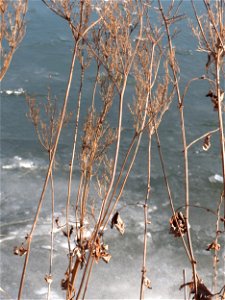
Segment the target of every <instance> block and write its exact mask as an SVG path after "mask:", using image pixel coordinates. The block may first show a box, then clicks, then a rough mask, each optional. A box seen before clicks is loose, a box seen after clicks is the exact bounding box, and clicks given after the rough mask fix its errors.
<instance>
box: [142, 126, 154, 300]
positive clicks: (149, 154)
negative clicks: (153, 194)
mask: <svg viewBox="0 0 225 300" xmlns="http://www.w3.org/2000/svg"><path fill="white" fill-rule="evenodd" d="M151 142H152V133H151V130H150V128H149V140H148V178H147V191H146V196H145V203H144V205H143V207H144V245H143V262H142V271H141V272H142V276H141V289H140V299H141V300H142V299H144V287H145V279H146V273H147V268H146V258H147V238H148V235H147V233H148V200H149V194H150V189H151V185H150V182H151Z"/></svg>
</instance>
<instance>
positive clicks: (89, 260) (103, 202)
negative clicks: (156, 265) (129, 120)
mask: <svg viewBox="0 0 225 300" xmlns="http://www.w3.org/2000/svg"><path fill="white" fill-rule="evenodd" d="M124 77H125V78H124V83H123V88H122V91H121V94H120V102H119V112H118V127H117V142H116V150H115V154H114V162H113V171H112V176H111V180H110V184H109V187H108V190H107V192H106V195H105V197H104V199H103V201H102V205H101V209H100V213H99V217H98V221H97V223H96V228H95V234H94V238H93V241H92V243H94V242H95V239H96V238H97V235H98V232H99V228H100V226H101V221H102V216H103V212H104V209H105V205H106V203H107V200H108V198H109V194H110V193H111V190H112V187H113V184H114V179H115V175H116V169H117V162H118V157H119V148H120V140H121V127H122V116H123V100H124V93H125V88H126V84H127V77H128V75H125V76H124ZM90 252H92V249H90ZM92 260H93V257H92V256H91V254H90V253H89V256H88V260H87V263H86V266H85V269H84V271H83V277H82V280H81V284H80V287H79V291H78V294H77V297H76V299H79V297H80V294H81V291H82V288H83V285H84V282H85V277H86V273H87V269H88V268H89V264H90V262H91V261H92ZM91 265H92V262H91Z"/></svg>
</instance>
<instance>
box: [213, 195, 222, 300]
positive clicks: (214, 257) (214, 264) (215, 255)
mask: <svg viewBox="0 0 225 300" xmlns="http://www.w3.org/2000/svg"><path fill="white" fill-rule="evenodd" d="M222 203H223V193H222V194H221V197H220V201H219V204H218V207H217V220H216V238H215V241H214V242H215V244H216V245H217V244H218V239H219V235H220V208H221V205H222ZM218 262H219V259H218V250H217V249H215V250H214V256H213V273H214V274H213V292H214V293H216V292H217V287H218V286H217V283H218V282H217V276H218ZM216 298H217V296H216Z"/></svg>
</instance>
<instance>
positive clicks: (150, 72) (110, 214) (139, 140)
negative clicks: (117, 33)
mask: <svg viewBox="0 0 225 300" xmlns="http://www.w3.org/2000/svg"><path fill="white" fill-rule="evenodd" d="M154 51H155V44H153V46H152V52H151V62H150V67H149V86H150V88H149V91H148V93H147V96H146V100H145V107H144V115H143V119H142V123H141V128H140V130H139V133H137V132H135V134H134V136H133V139H132V141H131V144H130V147H129V148H128V151H127V155H126V157H125V160H124V162H123V165H122V168H121V171H120V174H119V176H118V179H117V182H116V184H115V187H114V190H113V193H112V195H111V198H110V201H109V204H108V207H107V209H106V211H105V216H104V217H103V221H102V224H103V222H104V221H105V219H106V216H107V215H108V216H107V219H106V221H105V224H104V226H103V228H105V227H106V226H107V224H108V222H109V220H110V218H111V216H112V214H113V212H114V211H115V208H116V206H117V204H118V202H119V200H120V198H121V196H122V193H123V190H124V187H125V184H126V182H127V179H128V178H129V175H130V172H131V170H132V168H133V164H134V162H135V160H136V156H137V153H138V150H139V146H140V143H141V139H142V135H143V130H144V129H145V128H146V117H147V107H148V104H149V98H150V95H151V89H152V68H153V59H154ZM157 70H158V69H157ZM148 124H150V121H149V123H148ZM137 137H138V140H137V144H136V147H135V150H134V153H133V157H132V159H131V162H130V165H129V168H128V170H127V173H126V176H125V178H124V181H123V183H122V185H121V188H120V191H119V194H118V195H117V197H116V200H115V202H114V204H113V206H112V208H111V210H110V212H109V209H110V205H111V203H112V200H113V197H114V196H115V193H116V190H117V187H118V184H119V182H120V179H121V175H122V173H123V170H124V167H125V164H126V162H127V159H128V157H129V154H130V152H131V149H132V147H133V145H134V142H135V139H136V138H137Z"/></svg>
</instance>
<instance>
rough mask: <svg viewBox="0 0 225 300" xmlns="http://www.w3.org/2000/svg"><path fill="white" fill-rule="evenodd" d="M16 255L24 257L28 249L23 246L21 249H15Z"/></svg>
mask: <svg viewBox="0 0 225 300" xmlns="http://www.w3.org/2000/svg"><path fill="white" fill-rule="evenodd" d="M13 253H14V254H15V255H19V256H23V255H24V254H26V253H27V248H26V247H24V246H23V244H22V245H21V246H20V247H15V248H14V252H13Z"/></svg>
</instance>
